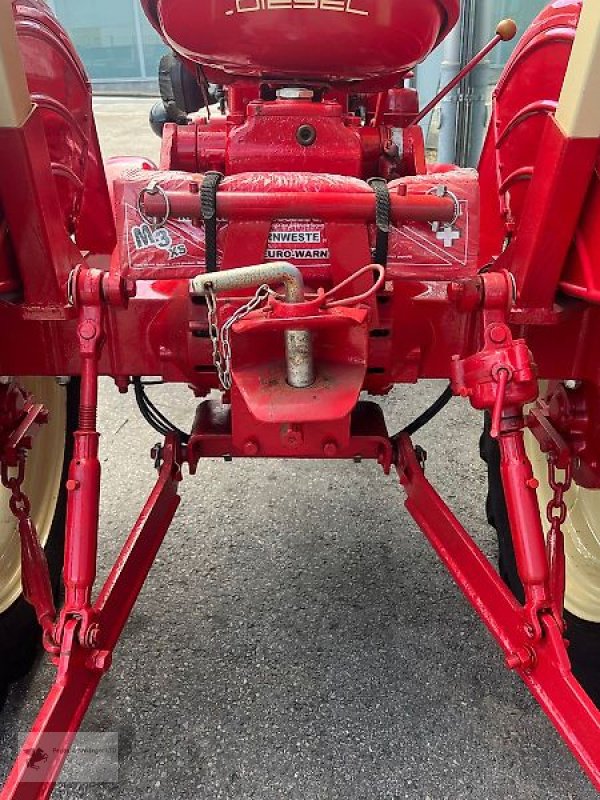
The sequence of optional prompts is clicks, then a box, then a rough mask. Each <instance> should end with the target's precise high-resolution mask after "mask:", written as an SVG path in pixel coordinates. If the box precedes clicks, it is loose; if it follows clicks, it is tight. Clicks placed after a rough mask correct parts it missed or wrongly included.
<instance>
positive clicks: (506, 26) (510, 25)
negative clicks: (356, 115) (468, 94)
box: [412, 19, 517, 125]
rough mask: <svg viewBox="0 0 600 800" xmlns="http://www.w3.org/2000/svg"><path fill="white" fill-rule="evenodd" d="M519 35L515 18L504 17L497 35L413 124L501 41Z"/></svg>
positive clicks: (422, 117) (426, 107) (431, 108)
mask: <svg viewBox="0 0 600 800" xmlns="http://www.w3.org/2000/svg"><path fill="white" fill-rule="evenodd" d="M516 35H517V23H516V22H515V21H514V20H513V19H503V20H502V22H499V23H498V27H497V28H496V35H495V36H494V38H493V39H492V40H491V41H489V42H488V43H487V44H486V46H485V47H484V48H483V50H480V51H479V53H477V55H476V56H474V57H473V58H472V59H471V60H470V61H469V63H468V64H467V65H466V66H464V67H463V68H462V69H461V71H460V72H459V73H458V75H457V76H456V77H455V78H453V79H452V80H451V81H450V83H449V84H448V85H447V86H445V87H444V88H443V89H442V91H441V92H440V93H439V94H438V95H436V96H435V97H434V98H433V100H432V101H431V102H430V103H427V105H426V106H425V108H422V109H421V111H419V113H418V114H417V116H416V117H415V118H414V119H413V121H412V125H418V124H419V122H422V120H424V119H425V117H426V116H427V114H429V112H430V111H433V109H434V108H435V107H436V106H437V104H438V103H439V102H440V101H441V100H443V99H444V97H446V95H448V94H450V92H451V91H452V89H454V87H455V86H458V84H459V83H460V82H461V81H462V80H463V79H464V78H465V77H466V76H467V75H468V74H469V72H471V71H472V70H474V69H475V67H476V66H477V65H478V64H480V63H481V62H482V61H483V59H484V58H485V57H486V56H487V55H488V54H489V53H491V51H492V50H493V49H494V47H496V46H497V45H499V44H500V42H510V41H511V40H512V39H514V38H515V36H516Z"/></svg>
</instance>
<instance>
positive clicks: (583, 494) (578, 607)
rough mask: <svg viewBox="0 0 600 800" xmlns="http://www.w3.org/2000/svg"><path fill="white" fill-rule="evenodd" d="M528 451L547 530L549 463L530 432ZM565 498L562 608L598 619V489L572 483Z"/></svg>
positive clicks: (599, 607)
mask: <svg viewBox="0 0 600 800" xmlns="http://www.w3.org/2000/svg"><path fill="white" fill-rule="evenodd" d="M527 451H528V454H529V457H530V459H531V463H532V465H533V471H534V473H535V476H536V478H537V479H538V480H539V482H540V488H539V489H538V499H539V502H540V515H541V518H542V525H543V528H544V531H547V530H548V528H549V523H548V519H547V517H546V508H547V505H548V502H549V500H550V498H551V490H550V487H549V485H548V463H547V460H546V456H545V455H544V454H543V453H542V452H541V451H540V448H539V446H538V444H537V442H536V440H535V439H534V438H533V436H532V435H531V434H528V435H527ZM565 499H566V502H567V507H568V509H569V516H568V517H567V521H566V522H565V524H564V526H563V532H564V534H565V558H566V565H567V570H566V571H567V583H566V590H565V608H566V609H567V610H568V611H570V612H571V613H572V614H575V616H577V617H580V618H581V619H585V620H588V621H589V622H600V491H594V490H591V489H582V488H581V487H579V486H574V487H573V488H572V489H571V491H570V492H569V493H568V495H567V496H566V498H565Z"/></svg>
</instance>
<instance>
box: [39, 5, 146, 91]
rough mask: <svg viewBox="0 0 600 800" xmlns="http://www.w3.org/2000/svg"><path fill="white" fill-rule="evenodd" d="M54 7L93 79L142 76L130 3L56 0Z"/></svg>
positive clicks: (132, 10) (132, 9) (132, 8)
mask: <svg viewBox="0 0 600 800" xmlns="http://www.w3.org/2000/svg"><path fill="white" fill-rule="evenodd" d="M54 6H55V8H56V14H57V16H58V18H59V19H60V20H61V22H62V23H63V25H65V27H66V28H67V30H68V32H69V35H70V36H71V38H72V39H73V41H74V42H75V46H76V48H77V51H78V52H79V55H80V56H81V58H82V60H83V62H84V63H85V65H86V67H87V70H88V73H89V75H90V77H91V78H92V79H94V80H111V79H115V78H120V79H122V78H125V79H127V78H141V77H142V76H143V71H142V65H141V63H140V51H139V49H138V42H137V35H136V24H135V16H134V7H133V3H132V2H131V0H103V2H101V3H99V2H98V0H55V2H54Z"/></svg>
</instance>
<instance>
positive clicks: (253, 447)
mask: <svg viewBox="0 0 600 800" xmlns="http://www.w3.org/2000/svg"><path fill="white" fill-rule="evenodd" d="M244 455H245V456H248V457H249V458H252V457H254V456H257V455H258V442H256V441H255V440H254V439H248V441H247V442H246V443H245V444H244Z"/></svg>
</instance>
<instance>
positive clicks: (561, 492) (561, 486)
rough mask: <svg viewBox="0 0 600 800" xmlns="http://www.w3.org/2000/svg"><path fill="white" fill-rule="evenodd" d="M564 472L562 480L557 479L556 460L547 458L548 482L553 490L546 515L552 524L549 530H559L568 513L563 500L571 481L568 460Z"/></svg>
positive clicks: (571, 470)
mask: <svg viewBox="0 0 600 800" xmlns="http://www.w3.org/2000/svg"><path fill="white" fill-rule="evenodd" d="M564 473H565V477H564V480H563V481H559V479H558V468H557V466H556V460H555V459H554V458H550V459H549V460H548V483H549V484H550V488H551V489H552V491H553V496H552V498H551V500H550V502H549V503H548V506H547V509H546V516H547V518H548V522H549V523H550V525H551V526H552V528H551V530H553V531H556V532H560V528H561V526H562V525H564V524H565V522H566V520H567V515H568V513H569V509H568V508H567V504H566V502H565V495H566V494H567V492H568V491H569V489H570V488H571V485H572V483H573V469H572V466H571V463H570V462H569V466H568V467H567V468H566V469H565V470H564Z"/></svg>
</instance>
